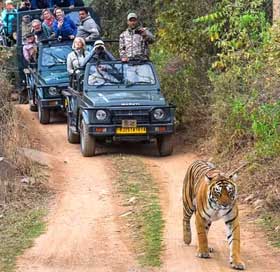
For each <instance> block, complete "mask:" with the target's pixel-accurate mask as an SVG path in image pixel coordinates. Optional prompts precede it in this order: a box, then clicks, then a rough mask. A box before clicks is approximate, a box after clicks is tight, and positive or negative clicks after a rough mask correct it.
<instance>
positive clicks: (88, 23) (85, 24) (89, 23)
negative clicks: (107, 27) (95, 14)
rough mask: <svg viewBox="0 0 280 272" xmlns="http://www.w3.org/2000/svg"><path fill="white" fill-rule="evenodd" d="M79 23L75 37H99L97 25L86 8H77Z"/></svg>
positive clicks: (87, 39)
mask: <svg viewBox="0 0 280 272" xmlns="http://www.w3.org/2000/svg"><path fill="white" fill-rule="evenodd" d="M79 17H80V25H79V26H78V32H77V37H81V38H84V39H85V41H91V40H95V39H96V38H98V37H99V27H98V25H97V24H96V23H95V21H94V20H93V18H92V17H91V16H90V14H89V12H88V10H87V9H86V8H81V9H80V10H79Z"/></svg>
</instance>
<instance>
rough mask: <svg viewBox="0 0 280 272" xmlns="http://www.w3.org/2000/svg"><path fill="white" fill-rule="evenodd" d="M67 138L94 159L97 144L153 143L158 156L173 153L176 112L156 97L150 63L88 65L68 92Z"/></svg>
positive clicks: (155, 81)
mask: <svg viewBox="0 0 280 272" xmlns="http://www.w3.org/2000/svg"><path fill="white" fill-rule="evenodd" d="M63 94H64V95H65V96H66V98H67V103H66V104H67V133H68V141H69V142H70V143H80V147H81V152H82V155H83V156H85V157H90V156H94V155H95V151H96V141H97V140H105V141H106V140H109V141H150V140H152V139H156V140H157V144H158V150H159V154H160V155H161V156H167V155H170V154H171V153H172V151H173V143H172V134H173V132H174V112H175V108H174V107H173V106H170V105H169V104H168V103H167V102H166V100H165V99H164V97H163V96H162V94H161V92H160V84H159V80H158V78H157V76H156V73H155V69H154V66H153V64H152V63H151V62H148V61H145V62H143V61H142V62H139V61H134V62H129V63H122V62H120V61H108V62H97V63H88V64H87V65H86V67H85V69H84V70H78V71H77V73H75V76H74V78H73V80H72V83H71V86H70V87H69V88H68V91H67V92H63Z"/></svg>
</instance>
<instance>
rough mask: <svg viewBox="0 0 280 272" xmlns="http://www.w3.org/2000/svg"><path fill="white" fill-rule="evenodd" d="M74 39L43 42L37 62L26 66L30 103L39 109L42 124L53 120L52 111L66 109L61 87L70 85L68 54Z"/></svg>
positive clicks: (32, 106)
mask: <svg viewBox="0 0 280 272" xmlns="http://www.w3.org/2000/svg"><path fill="white" fill-rule="evenodd" d="M71 46H72V41H65V42H59V41H48V42H44V43H40V45H39V56H38V61H37V63H36V64H32V65H30V66H29V67H28V68H26V69H24V71H25V74H26V82H27V90H28V99H29V106H30V110H31V111H38V115H39V121H40V123H41V124H48V123H49V122H50V112H51V111H56V110H63V109H64V96H63V95H62V94H61V92H62V90H65V89H67V88H68V84H69V75H68V73H67V69H66V60H67V55H68V54H69V53H70V52H71V50H72V49H71Z"/></svg>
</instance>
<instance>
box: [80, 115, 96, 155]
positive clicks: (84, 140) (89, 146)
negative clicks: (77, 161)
mask: <svg viewBox="0 0 280 272" xmlns="http://www.w3.org/2000/svg"><path fill="white" fill-rule="evenodd" d="M80 137H81V152H82V155H83V156H84V157H92V156H94V155H95V149H96V140H95V137H93V136H92V135H90V134H89V133H88V128H87V125H86V123H85V121H84V120H82V122H81V136H80Z"/></svg>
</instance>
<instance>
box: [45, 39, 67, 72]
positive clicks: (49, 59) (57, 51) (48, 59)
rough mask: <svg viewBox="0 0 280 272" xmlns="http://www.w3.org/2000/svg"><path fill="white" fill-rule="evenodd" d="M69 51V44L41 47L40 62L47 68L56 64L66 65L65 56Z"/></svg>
mask: <svg viewBox="0 0 280 272" xmlns="http://www.w3.org/2000/svg"><path fill="white" fill-rule="evenodd" d="M71 51H72V49H71V45H61V46H51V47H43V48H42V60H41V61H42V63H41V64H42V66H47V67H49V68H50V67H53V66H56V65H66V61H67V56H68V54H69V53H70V52H71Z"/></svg>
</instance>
